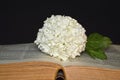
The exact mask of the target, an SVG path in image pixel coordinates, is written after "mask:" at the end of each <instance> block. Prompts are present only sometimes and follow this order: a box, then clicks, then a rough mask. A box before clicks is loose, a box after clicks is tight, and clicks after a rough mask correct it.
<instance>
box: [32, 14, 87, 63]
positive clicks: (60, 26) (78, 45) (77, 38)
mask: <svg viewBox="0 0 120 80" xmlns="http://www.w3.org/2000/svg"><path fill="white" fill-rule="evenodd" d="M86 42H87V36H86V34H85V29H84V28H83V27H82V25H81V24H79V23H78V22H77V20H75V19H73V18H71V17H70V16H61V15H52V16H51V17H50V18H47V19H46V20H45V21H44V25H43V27H42V28H40V29H39V32H38V34H37V38H36V40H35V41H34V43H35V44H36V45H38V48H39V49H40V50H41V51H42V52H44V53H46V54H49V55H50V56H53V57H56V58H59V59H61V60H63V61H66V60H67V59H69V58H75V57H76V56H80V53H81V52H82V51H84V50H85V46H86Z"/></svg>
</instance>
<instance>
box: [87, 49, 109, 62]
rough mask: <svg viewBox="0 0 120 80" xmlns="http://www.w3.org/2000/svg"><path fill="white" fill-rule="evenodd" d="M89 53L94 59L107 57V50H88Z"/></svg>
mask: <svg viewBox="0 0 120 80" xmlns="http://www.w3.org/2000/svg"><path fill="white" fill-rule="evenodd" d="M88 54H89V55H90V56H91V57H92V58H94V59H95V58H98V59H102V60H104V59H107V56H106V55H105V52H104V51H103V50H88Z"/></svg>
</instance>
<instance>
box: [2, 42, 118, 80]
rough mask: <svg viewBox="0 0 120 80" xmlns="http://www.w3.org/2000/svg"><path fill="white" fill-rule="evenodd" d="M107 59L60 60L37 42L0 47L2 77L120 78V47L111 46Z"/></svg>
mask: <svg viewBox="0 0 120 80" xmlns="http://www.w3.org/2000/svg"><path fill="white" fill-rule="evenodd" d="M106 54H107V56H108V59H107V60H99V59H96V60H94V59H92V58H90V57H89V56H88V55H87V54H86V53H82V55H81V57H76V58H75V59H69V60H68V61H60V60H59V59H56V58H53V57H50V56H49V55H46V54H44V53H42V52H40V50H39V49H38V48H37V46H36V45H34V44H33V43H28V44H16V45H1V46H0V80H120V46H119V45H111V46H110V47H109V48H108V49H107V50H106Z"/></svg>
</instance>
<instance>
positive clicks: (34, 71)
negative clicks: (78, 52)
mask: <svg viewBox="0 0 120 80" xmlns="http://www.w3.org/2000/svg"><path fill="white" fill-rule="evenodd" d="M59 69H61V66H60V65H58V64H54V63H51V62H21V63H12V64H0V80H55V77H56V74H57V71H58V70H59Z"/></svg>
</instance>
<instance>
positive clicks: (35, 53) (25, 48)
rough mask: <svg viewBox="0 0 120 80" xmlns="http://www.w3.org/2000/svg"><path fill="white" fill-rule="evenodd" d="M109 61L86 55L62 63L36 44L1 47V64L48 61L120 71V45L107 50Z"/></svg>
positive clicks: (64, 64)
mask: <svg viewBox="0 0 120 80" xmlns="http://www.w3.org/2000/svg"><path fill="white" fill-rule="evenodd" d="M106 55H107V57H108V59H107V60H99V59H92V58H91V57H90V56H88V55H87V54H86V53H82V54H81V56H80V57H79V56H78V57H76V58H75V59H69V60H67V61H61V60H59V59H57V58H54V57H51V56H49V55H47V54H45V53H42V52H41V51H40V50H39V49H38V48H37V46H36V45H35V44H34V43H27V44H14V45H0V64H5V63H14V62H27V61H48V62H54V63H57V64H61V65H63V66H95V67H103V68H113V69H120V45H111V46H110V47H109V48H108V49H107V50H106Z"/></svg>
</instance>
